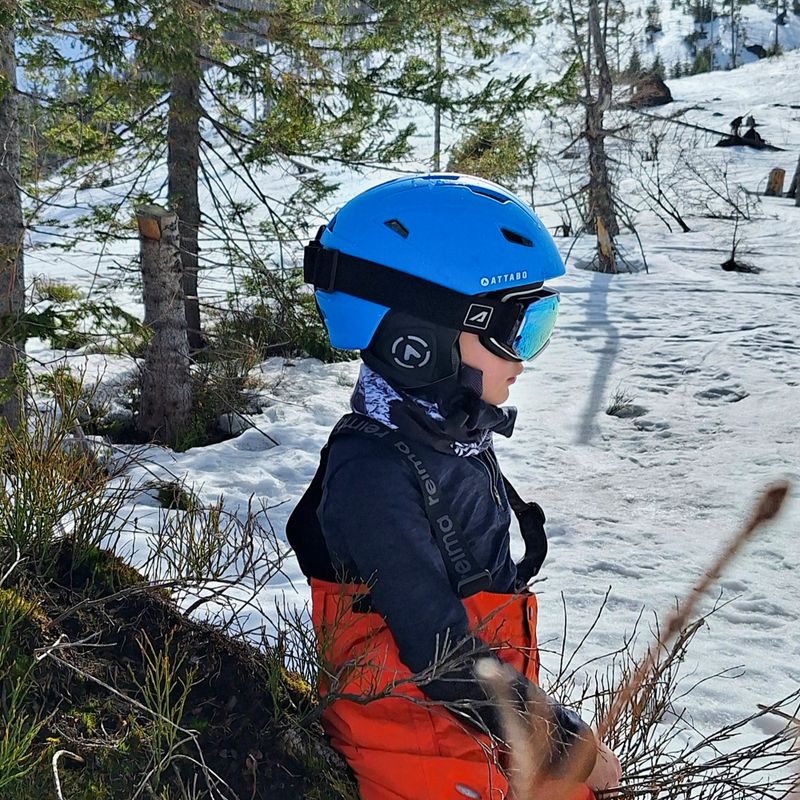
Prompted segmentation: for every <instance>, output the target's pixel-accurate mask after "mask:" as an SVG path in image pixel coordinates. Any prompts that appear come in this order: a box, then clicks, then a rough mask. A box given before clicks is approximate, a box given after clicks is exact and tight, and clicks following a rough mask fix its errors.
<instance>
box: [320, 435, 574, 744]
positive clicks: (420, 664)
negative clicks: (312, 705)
mask: <svg viewBox="0 0 800 800" xmlns="http://www.w3.org/2000/svg"><path fill="white" fill-rule="evenodd" d="M414 444H415V451H416V452H417V455H418V456H419V457H420V458H421V459H422V461H423V463H424V465H425V467H426V468H427V469H428V471H429V472H430V473H431V475H432V476H433V477H434V479H435V480H436V482H437V484H438V485H439V488H440V491H441V494H442V496H443V497H445V498H446V501H447V504H448V506H449V509H450V513H451V514H452V515H453V516H454V517H455V518H456V519H457V522H458V524H459V525H460V527H461V531H462V533H463V535H464V537H465V539H466V540H467V542H468V544H469V546H470V548H471V549H472V554H473V556H474V558H475V560H476V561H477V565H478V567H479V568H483V569H487V570H489V572H490V573H491V575H492V584H491V587H490V588H489V591H491V592H498V593H512V592H514V591H515V589H516V588H517V587H516V577H517V576H516V568H515V566H514V563H513V561H512V559H511V554H510V552H509V524H510V522H511V511H510V508H509V503H508V499H507V496H506V492H505V488H504V486H503V481H502V478H501V476H500V470H499V468H498V466H497V460H496V458H495V455H494V452H493V450H491V449H489V450H485V451H484V452H483V453H481V454H480V455H475V456H468V457H461V456H457V455H449V454H445V453H442V452H439V451H438V450H435V449H434V448H432V447H430V446H429V445H425V444H423V443H421V442H419V441H415V442H414ZM318 518H319V521H320V527H321V529H322V533H323V536H324V538H325V542H326V544H327V546H328V550H329V552H330V555H331V560H332V562H333V564H334V566H335V567H337V569H338V570H341V571H342V572H343V573H344V574H346V576H347V578H348V579H349V580H352V581H360V582H364V583H368V584H370V586H371V589H370V595H371V600H372V607H373V609H374V610H375V611H377V612H378V613H380V614H381V615H382V616H383V617H384V618H385V620H386V624H387V626H388V627H389V630H390V631H391V632H392V634H393V636H394V638H395V640H396V641H397V645H398V648H399V653H400V658H401V660H402V661H403V663H405V664H406V666H407V667H408V668H409V669H410V670H412V671H413V672H420V671H422V670H423V669H425V668H426V667H428V666H429V665H430V664H431V663H432V662H433V661H434V659H435V658H436V656H437V643H441V642H443V641H450V642H453V641H459V640H462V639H463V640H464V641H465V643H466V644H465V647H467V648H469V650H470V651H471V652H473V651H474V652H475V653H476V654H477V653H481V654H485V653H487V652H488V651H487V648H486V646H485V645H484V644H483V643H482V642H480V641H479V640H478V639H477V638H476V637H472V636H471V635H470V633H469V625H468V621H467V615H466V611H465V609H464V606H463V604H462V603H461V600H460V598H459V597H458V595H457V594H456V593H455V592H454V590H453V588H452V587H451V584H450V581H449V579H448V575H447V571H446V569H445V566H444V562H443V560H442V556H441V554H440V551H439V548H438V546H437V544H436V542H435V541H434V539H433V536H432V534H431V528H430V523H429V521H428V518H427V516H426V515H425V511H424V506H423V498H422V493H421V490H420V488H419V484H418V482H417V480H416V478H415V477H414V475H413V474H412V472H411V470H410V469H409V467H408V465H407V464H405V463H404V461H403V460H402V459H401V458H398V456H397V454H396V453H395V452H393V448H391V447H389V446H383V445H382V444H381V443H380V442H376V441H374V440H372V439H368V438H366V437H363V436H358V435H343V436H338V437H335V438H334V439H333V441H332V443H331V446H330V452H329V456H328V467H327V472H326V474H325V479H324V483H323V492H322V501H321V503H320V506H319V509H318ZM445 637H448V638H447V639H445ZM529 687H530V684H529V682H528V681H527V680H526V679H525V677H524V676H523V675H520V676H519V679H518V686H517V690H518V693H519V695H520V697H525V696H526V694H527V691H528V689H529ZM421 688H422V689H423V691H424V692H425V693H426V694H427V695H428V696H429V697H430V698H431V699H433V700H436V701H441V702H449V703H456V702H458V701H462V703H461V705H463V701H465V700H466V701H469V705H473V706H474V709H473V710H474V713H475V714H476V715H477V717H478V718H479V719H478V720H477V722H478V724H479V725H481V726H482V727H484V728H487V729H488V730H490V731H491V732H492V734H494V735H495V736H497V737H498V738H502V736H501V733H502V732H501V730H500V722H499V719H498V717H497V713H496V710H495V708H494V706H493V704H491V703H489V702H487V698H486V695H485V693H484V691H483V688H482V687H481V685H480V684H479V683H478V681H477V680H476V679H475V678H474V677H473V675H472V673H471V669H469V668H468V667H464V666H462V667H461V668H460V669H459V670H455V671H453V672H451V673H445V674H444V675H443V676H442V677H441V678H439V679H438V680H435V681H432V682H431V683H428V684H425V685H423V686H422V687H421ZM555 711H556V716H557V719H558V721H559V723H560V725H559V727H560V728H561V734H562V736H561V739H562V744H564V745H566V744H568V743H569V741H570V740H571V738H572V736H574V734H575V733H576V732H577V731H578V730H585V728H584V726H583V723H582V722H581V721H580V720H579V718H578V717H577V716H576V715H574V714H573V713H572V712H570V711H567V710H566V709H563V708H562V707H560V706H558V707H556V708H555Z"/></svg>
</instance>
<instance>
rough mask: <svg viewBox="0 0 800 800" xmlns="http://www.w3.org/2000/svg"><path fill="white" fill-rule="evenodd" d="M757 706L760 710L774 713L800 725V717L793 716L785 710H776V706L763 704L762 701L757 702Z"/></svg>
mask: <svg viewBox="0 0 800 800" xmlns="http://www.w3.org/2000/svg"><path fill="white" fill-rule="evenodd" d="M758 708H759V709H760V710H761V711H766V712H767V713H768V714H774V715H775V716H776V717H780V718H781V719H785V720H786V721H787V722H794V723H795V724H796V725H800V717H793V716H792V715H791V714H787V713H786V712H785V711H778V709H777V708H773V707H772V706H765V705H764V704H763V703H758Z"/></svg>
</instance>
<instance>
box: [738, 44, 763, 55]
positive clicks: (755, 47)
mask: <svg viewBox="0 0 800 800" xmlns="http://www.w3.org/2000/svg"><path fill="white" fill-rule="evenodd" d="M744 49H745V50H747V52H748V53H752V54H753V55H754V56H758V57H759V58H766V57H767V51H766V49H765V48H764V47H762V46H761V45H760V44H748V45H745V48H744Z"/></svg>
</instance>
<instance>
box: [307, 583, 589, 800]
mask: <svg viewBox="0 0 800 800" xmlns="http://www.w3.org/2000/svg"><path fill="white" fill-rule="evenodd" d="M311 589H312V616H313V622H314V628H315V630H316V633H317V637H318V641H319V646H320V655H321V657H322V664H323V668H324V672H325V674H326V675H327V677H324V678H323V680H322V685H321V693H322V695H323V696H325V695H327V693H328V692H329V691H335V692H336V694H337V695H339V696H341V695H344V696H345V697H344V698H341V699H337V700H335V701H333V702H332V703H331V704H330V706H328V708H327V709H325V712H324V714H323V725H324V727H325V730H326V732H327V733H328V735H329V736H330V737H331V744H332V745H333V746H334V747H335V748H336V749H337V750H338V751H339V752H340V753H342V755H343V756H344V757H345V758H346V759H347V762H348V763H349V764H350V767H351V768H352V770H353V772H354V773H355V775H356V777H357V778H358V784H359V791H360V795H361V800H465V798H473V800H504V798H508V797H509V786H508V779H507V777H506V776H505V774H504V772H503V769H502V766H501V764H500V753H499V752H498V749H497V747H496V745H495V744H494V743H493V742H492V740H491V739H490V738H489V737H488V736H485V735H483V734H481V733H479V732H478V731H477V730H476V729H474V728H472V727H471V726H468V725H466V724H462V723H461V722H460V721H459V720H458V719H457V718H456V717H455V716H454V715H453V714H451V713H450V712H449V711H447V709H446V708H445V707H444V706H443V705H440V704H437V703H434V702H432V701H431V700H429V699H428V698H426V697H425V695H424V694H423V692H422V691H421V689H420V688H419V687H418V686H417V685H415V683H414V681H413V680H412V678H413V675H412V673H411V672H410V670H408V668H407V667H406V666H405V665H404V664H403V662H402V661H401V660H400V657H399V654H398V650H397V645H396V643H395V641H394V637H393V636H392V634H391V633H390V632H389V629H388V628H387V627H386V623H385V622H384V620H383V618H382V617H381V616H380V615H379V614H376V613H374V612H371V611H358V610H354V607H353V606H354V603H355V604H356V608H358V600H359V598H360V597H364V596H366V594H367V588H366V587H365V586H363V585H357V584H336V583H326V582H324V581H318V580H312V581H311ZM463 602H464V607H465V609H466V611H467V614H468V616H469V622H470V627H471V629H472V631H473V632H474V633H475V635H476V636H479V637H480V638H481V639H483V640H484V641H485V642H487V644H489V645H490V646H491V647H492V648H493V650H494V651H495V652H496V653H497V655H498V656H499V658H500V659H502V660H503V661H505V662H506V663H508V664H510V665H511V666H513V667H514V668H515V669H516V670H518V671H519V672H521V673H523V674H524V675H525V676H526V677H527V678H529V679H530V680H531V681H534V682H536V681H538V677H539V655H538V650H537V647H536V609H537V607H536V597H535V596H534V595H532V594H528V595H504V594H492V593H489V592H480V593H478V594H475V595H472V596H471V597H468V598H466V599H465V600H464V601H463ZM376 695H380V697H379V698H378V699H372V700H369V701H366V702H360V701H359V698H363V697H375V696H376ZM348 696H349V697H352V698H353V699H349V697H348ZM593 798H594V795H593V794H592V792H591V790H590V789H589V788H588V787H581V788H580V789H579V791H578V792H577V793H576V794H575V796H574V798H573V800H593ZM542 800H546V798H542Z"/></svg>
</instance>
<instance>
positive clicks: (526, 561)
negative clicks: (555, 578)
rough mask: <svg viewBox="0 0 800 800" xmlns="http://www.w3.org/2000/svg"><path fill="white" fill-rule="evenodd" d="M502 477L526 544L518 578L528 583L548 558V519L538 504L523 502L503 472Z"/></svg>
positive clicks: (519, 565) (518, 566)
mask: <svg viewBox="0 0 800 800" xmlns="http://www.w3.org/2000/svg"><path fill="white" fill-rule="evenodd" d="M500 477H501V478H502V479H503V485H504V486H505V488H506V495H507V496H508V502H509V504H510V505H511V510H512V511H513V512H514V515H515V516H516V518H517V521H518V522H519V531H520V533H521V534H522V541H523V542H525V555H524V556H523V557H522V560H521V561H520V562H519V563H518V564H517V578H518V579H519V580H520V581H521V582H522V583H528V581H529V580H530V579H531V578H533V576H534V575H536V574H538V572H539V570H540V569H541V568H542V564H543V563H544V559H545V557H546V556H547V534H546V533H545V530H544V523H545V522H546V521H547V518H546V517H545V515H544V511H542V507H541V506H540V505H539V504H538V503H533V502H528V501H526V500H523V499H522V498H521V497H520V496H519V493H518V492H517V490H516V489H515V488H514V487H513V486H512V485H511V481H509V480H508V478H506V476H505V475H503V473H502V472H501V473H500Z"/></svg>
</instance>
